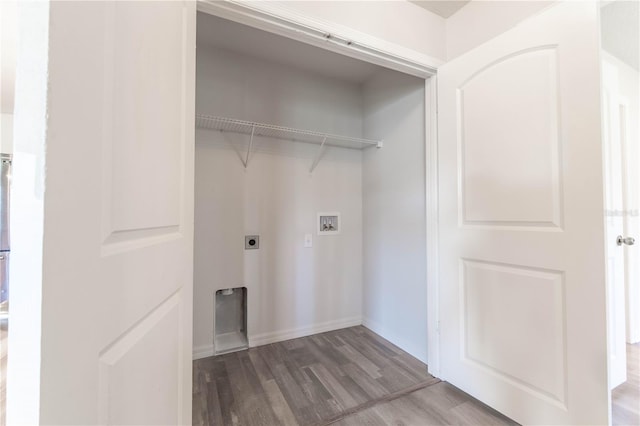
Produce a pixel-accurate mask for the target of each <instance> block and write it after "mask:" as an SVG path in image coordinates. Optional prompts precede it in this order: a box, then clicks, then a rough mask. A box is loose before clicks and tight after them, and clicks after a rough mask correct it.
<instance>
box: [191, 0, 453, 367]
mask: <svg viewBox="0 0 640 426" xmlns="http://www.w3.org/2000/svg"><path fill="white" fill-rule="evenodd" d="M198 11H200V12H204V13H208V14H210V15H214V16H217V17H220V18H224V19H228V20H231V21H234V22H238V23H241V24H244V25H248V26H251V27H254V28H258V29H261V30H264V31H268V32H271V33H274V34H278V35H281V36H284V37H287V38H290V39H293V40H297V41H300V42H303V43H307V44H310V45H313V46H316V47H320V48H323V49H326V50H330V51H333V52H336V53H340V54H342V55H345V56H348V57H351V58H354V59H359V60H362V61H366V62H370V63H372V64H376V65H380V66H383V67H385V68H390V69H393V70H396V71H399V72H402V73H405V74H409V75H412V76H415V77H419V78H424V79H425V157H426V158H425V165H426V171H425V179H426V184H425V188H426V218H425V221H426V227H425V229H426V253H427V258H426V259H425V260H426V262H427V277H426V279H427V298H428V300H427V301H426V302H425V306H427V309H428V323H427V330H428V336H427V346H428V348H427V351H428V352H427V354H428V355H427V356H428V368H429V373H431V374H432V375H434V376H436V377H438V374H439V360H438V354H439V353H440V349H439V340H438V332H437V328H438V312H439V310H438V302H439V298H438V285H439V284H438V270H437V265H438V253H437V251H438V239H437V238H438V219H437V218H438V157H437V153H438V143H437V115H436V107H437V103H436V99H437V98H436V80H435V74H436V68H437V67H438V66H440V65H442V63H443V62H442V61H440V60H438V59H435V58H432V57H430V56H427V55H424V54H421V53H419V52H416V51H414V50H411V49H407V48H405V47H403V46H400V45H397V44H394V43H390V42H388V41H385V40H382V39H379V38H376V37H373V36H371V35H369V34H365V33H362V32H359V31H356V30H353V29H351V28H348V27H344V26H341V25H337V24H335V23H333V22H328V21H322V20H318V19H313V18H310V17H308V16H305V15H302V14H300V13H298V12H295V11H293V10H291V9H288V8H286V7H284V6H282V5H279V4H276V3H275V2H252V3H251V4H248V3H246V2H239V1H236V0H230V1H214V0H199V1H198Z"/></svg>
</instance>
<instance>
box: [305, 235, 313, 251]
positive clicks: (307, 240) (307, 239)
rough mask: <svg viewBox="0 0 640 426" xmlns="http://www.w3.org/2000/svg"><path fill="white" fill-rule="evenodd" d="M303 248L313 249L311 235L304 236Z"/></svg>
mask: <svg viewBox="0 0 640 426" xmlns="http://www.w3.org/2000/svg"><path fill="white" fill-rule="evenodd" d="M304 247H305V248H310V247H313V236H312V235H311V234H304Z"/></svg>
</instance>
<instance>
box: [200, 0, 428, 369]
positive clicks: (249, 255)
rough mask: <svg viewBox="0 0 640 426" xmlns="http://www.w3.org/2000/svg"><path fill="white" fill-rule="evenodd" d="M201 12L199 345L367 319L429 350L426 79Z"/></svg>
mask: <svg viewBox="0 0 640 426" xmlns="http://www.w3.org/2000/svg"><path fill="white" fill-rule="evenodd" d="M197 26H198V32H197V69H196V71H197V76H196V123H195V124H196V147H195V161H196V164H195V242H194V258H195V265H194V358H203V357H207V356H212V355H215V354H220V353H224V352H228V351H230V350H241V349H244V348H246V347H247V346H258V345H262V344H267V343H272V342H276V341H282V340H287V339H291V338H295V337H300V336H304V335H309V334H314V333H319V332H323V331H329V330H333V329H338V328H343V327H348V326H353V325H360V324H364V325H365V326H366V327H368V328H370V329H371V330H373V331H374V332H376V333H378V334H380V335H381V336H383V337H384V338H386V339H387V340H389V341H391V342H393V343H394V344H396V345H398V346H400V347H401V348H402V349H404V350H406V351H407V352H409V353H411V354H412V355H414V356H415V357H417V358H418V359H420V360H422V361H424V362H426V356H427V355H426V354H427V285H426V252H425V250H426V241H425V238H426V235H425V81H424V79H420V78H417V77H413V76H409V75H406V74H402V73H400V72H397V71H393V70H389V69H385V68H382V67H380V66H377V65H373V64H370V63H367V62H363V61H360V60H356V59H353V58H350V57H347V56H343V55H340V54H337V53H333V52H330V51H327V50H324V49H321V48H318V47H314V46H311V45H307V44H304V43H301V42H299V41H295V40H291V39H288V38H285V37H282V36H279V35H275V34H271V33H267V32H264V31H262V30H258V29H255V28H251V27H248V26H245V25H242V24H239V23H235V22H232V21H228V20H225V19H222V18H218V17H215V16H211V15H208V14H205V13H202V12H200V13H198V22H197ZM327 212H329V213H327ZM323 215H324V216H323ZM323 217H325V218H326V217H331V218H336V219H331V222H328V221H327V219H325V225H324V226H325V231H327V230H328V229H327V227H328V226H329V225H330V226H331V227H334V223H335V224H336V226H337V223H338V222H333V220H337V218H339V232H320V231H321V229H320V228H321V227H322V226H323V225H322V222H321V221H322V219H321V218H323ZM327 224H329V225H327ZM248 236H251V237H259V239H258V241H259V244H256V245H257V246H250V247H249V246H247V241H248V240H247V238H246V237H248ZM229 289H235V290H234V291H233V292H229ZM225 291H226V294H225ZM225 303H229V305H228V306H227V305H225ZM225 312H228V316H221V315H224V314H225ZM233 321H237V322H240V323H238V324H235V325H234V323H233ZM216 324H217V325H218V326H216ZM216 330H218V333H216ZM223 333H232V334H233V333H235V334H233V335H231V334H228V335H225V336H222V335H221V334H223ZM228 341H232V342H233V343H232V344H230V346H227V345H226V344H225V343H221V342H228ZM216 346H217V347H216Z"/></svg>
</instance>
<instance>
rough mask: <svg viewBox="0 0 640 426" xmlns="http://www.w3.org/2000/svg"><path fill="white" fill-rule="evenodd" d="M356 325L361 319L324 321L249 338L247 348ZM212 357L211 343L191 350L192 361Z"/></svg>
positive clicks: (213, 349) (213, 350)
mask: <svg viewBox="0 0 640 426" xmlns="http://www.w3.org/2000/svg"><path fill="white" fill-rule="evenodd" d="M357 325H362V317H353V318H345V319H340V320H334V321H326V322H322V323H318V324H313V325H310V326H306V327H298V328H292V329H289V330H282V331H275V332H271V333H262V334H256V335H254V336H249V347H251V348H253V347H256V346H262V345H268V344H269V343H277V342H283V341H285V340H291V339H297V338H298V337H305V336H311V335H312V334H318V333H325V332H327V331H333V330H340V329H341V328H347V327H355V326H357ZM214 355H215V348H214V346H213V343H212V344H210V345H201V346H196V347H194V348H193V360H194V361H195V360H196V359H201V358H208V357H210V356H214Z"/></svg>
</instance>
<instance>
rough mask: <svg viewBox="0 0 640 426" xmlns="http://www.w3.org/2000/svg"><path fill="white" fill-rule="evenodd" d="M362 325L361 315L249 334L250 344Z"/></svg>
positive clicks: (259, 344)
mask: <svg viewBox="0 0 640 426" xmlns="http://www.w3.org/2000/svg"><path fill="white" fill-rule="evenodd" d="M356 325H362V318H361V317H353V318H345V319H340V320H334V321H327V322H323V323H318V324H313V325H310V326H306V327H298V328H292V329H289V330H282V331H275V332H270V333H262V334H256V335H253V336H249V346H250V347H254V346H261V345H268V344H269V343H276V342H282V341H285V340H290V339H296V338H298V337H305V336H310V335H312V334H318V333H324V332H326V331H332V330H339V329H341V328H347V327H353V326H356Z"/></svg>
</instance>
